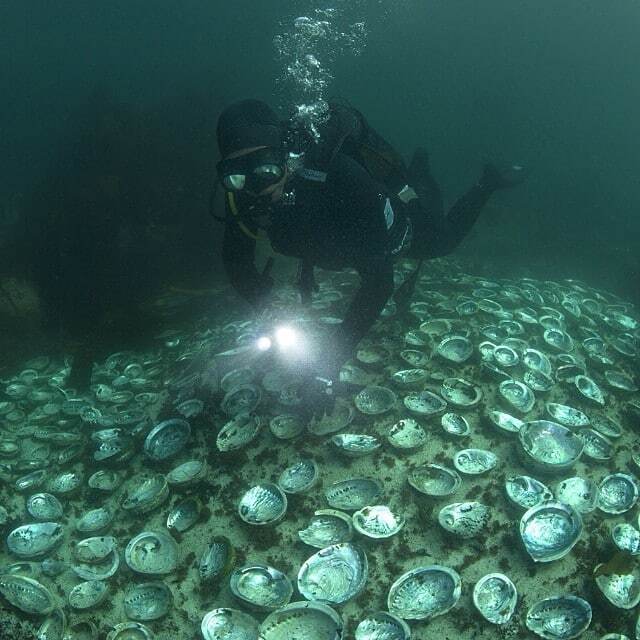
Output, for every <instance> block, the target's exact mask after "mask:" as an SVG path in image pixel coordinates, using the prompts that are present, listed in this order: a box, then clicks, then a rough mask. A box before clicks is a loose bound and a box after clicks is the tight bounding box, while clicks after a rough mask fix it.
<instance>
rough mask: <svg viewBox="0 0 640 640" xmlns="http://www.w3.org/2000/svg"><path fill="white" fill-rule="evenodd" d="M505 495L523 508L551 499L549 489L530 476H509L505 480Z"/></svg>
mask: <svg viewBox="0 0 640 640" xmlns="http://www.w3.org/2000/svg"><path fill="white" fill-rule="evenodd" d="M505 490H506V492H507V497H508V498H509V500H511V502H513V504H515V505H516V506H518V507H522V508H523V509H531V508H532V507H536V506H537V505H539V504H541V503H543V502H547V501H548V500H553V493H551V489H549V487H547V486H546V485H545V484H543V483H542V482H540V481H539V480H536V479H535V478H532V477H531V476H522V475H520V476H510V477H508V478H507V479H506V481H505Z"/></svg>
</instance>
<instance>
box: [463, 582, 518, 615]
mask: <svg viewBox="0 0 640 640" xmlns="http://www.w3.org/2000/svg"><path fill="white" fill-rule="evenodd" d="M517 602H518V592H517V591H516V587H515V585H514V584H513V582H511V580H510V579H509V578H508V577H507V576H505V575H504V574H502V573H490V574H488V575H486V576H484V577H482V578H480V580H478V582H476V585H475V587H474V588H473V604H474V605H475V607H476V609H477V610H478V611H479V613H480V615H481V616H482V617H483V618H484V619H485V620H487V621H488V622H491V623H492V624H506V623H507V622H509V620H511V616H512V615H513V612H514V611H515V610H516V604H517Z"/></svg>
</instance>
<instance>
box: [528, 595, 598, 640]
mask: <svg viewBox="0 0 640 640" xmlns="http://www.w3.org/2000/svg"><path fill="white" fill-rule="evenodd" d="M591 616H592V612H591V605H590V604H589V603H588V602H587V601H586V600H583V599H582V598H578V597H576V596H559V597H553V598H545V599H544V600H540V601H539V602H536V603H535V604H534V605H533V606H532V607H531V608H530V609H529V611H527V618H526V624H527V629H529V630H530V631H533V633H535V634H536V635H538V636H540V637H541V638H545V640H571V638H577V637H578V636H579V635H581V634H582V633H584V632H585V631H586V630H587V629H588V628H589V625H590V624H591Z"/></svg>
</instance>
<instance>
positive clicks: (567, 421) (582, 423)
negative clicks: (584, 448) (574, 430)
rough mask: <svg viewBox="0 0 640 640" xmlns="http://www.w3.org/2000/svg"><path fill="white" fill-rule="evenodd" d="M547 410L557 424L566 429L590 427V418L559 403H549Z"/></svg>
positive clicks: (546, 406)
mask: <svg viewBox="0 0 640 640" xmlns="http://www.w3.org/2000/svg"><path fill="white" fill-rule="evenodd" d="M545 408H546V409H547V413H548V414H549V415H550V416H551V417H552V418H553V420H555V422H559V423H560V424H561V425H563V426H565V427H586V426H588V425H589V417H588V416H587V415H586V414H585V413H583V412H582V411H580V410H579V409H574V408H573V407H570V406H568V405H566V404H558V403H557V402H547V403H546V405H545Z"/></svg>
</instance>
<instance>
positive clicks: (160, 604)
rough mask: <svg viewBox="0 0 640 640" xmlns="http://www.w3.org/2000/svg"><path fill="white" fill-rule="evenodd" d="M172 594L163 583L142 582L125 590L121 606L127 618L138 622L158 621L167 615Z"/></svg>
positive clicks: (171, 603)
mask: <svg viewBox="0 0 640 640" xmlns="http://www.w3.org/2000/svg"><path fill="white" fill-rule="evenodd" d="M172 605H173V594H172V593H171V590H170V589H169V587H167V585H166V584H164V582H159V581H157V582H142V583H140V584H134V585H131V586H129V587H128V588H127V591H126V593H125V594H124V600H123V606H124V613H125V615H126V616H127V618H130V619H131V620H137V621H138V622H147V621H149V620H158V619H159V618H162V617H163V616H165V615H167V613H169V609H170V608H171V607H172Z"/></svg>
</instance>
